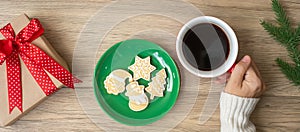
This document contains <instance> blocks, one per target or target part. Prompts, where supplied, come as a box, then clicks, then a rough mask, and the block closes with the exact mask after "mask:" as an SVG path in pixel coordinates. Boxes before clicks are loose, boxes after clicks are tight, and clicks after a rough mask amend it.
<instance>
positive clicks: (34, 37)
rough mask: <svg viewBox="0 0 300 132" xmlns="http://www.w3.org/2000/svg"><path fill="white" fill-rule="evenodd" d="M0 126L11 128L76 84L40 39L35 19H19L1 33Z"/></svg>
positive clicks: (45, 43) (61, 59)
mask: <svg viewBox="0 0 300 132" xmlns="http://www.w3.org/2000/svg"><path fill="white" fill-rule="evenodd" d="M0 32H1V33H0V34H1V35H0V37H1V40H0V62H1V65H0V125H1V126H5V125H10V124H11V123H13V122H14V121H16V120H17V119H19V118H20V117H21V116H22V115H24V114H26V113H27V112H29V111H30V110H31V109H33V108H34V107H35V106H37V105H38V104H39V103H41V102H42V101H43V100H44V99H46V98H47V96H49V95H51V94H52V93H53V92H55V91H56V90H57V89H58V88H61V87H63V86H67V87H73V82H74V81H75V82H78V81H79V80H77V79H76V78H74V77H73V76H72V75H71V74H70V73H69V71H68V66H67V63H66V62H65V61H64V59H63V58H62V57H60V56H59V54H58V53H57V52H56V51H55V50H54V48H53V47H52V46H51V44H50V43H49V42H48V41H47V39H46V38H45V37H44V36H42V33H43V32H44V29H43V27H42V25H41V24H40V22H39V21H38V20H37V19H31V20H30V19H29V18H28V17H27V15H26V14H23V15H20V16H18V17H17V18H15V19H14V20H13V21H11V23H10V24H7V25H6V26H5V27H3V28H2V29H1V30H0Z"/></svg>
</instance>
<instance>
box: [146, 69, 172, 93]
mask: <svg viewBox="0 0 300 132" xmlns="http://www.w3.org/2000/svg"><path fill="white" fill-rule="evenodd" d="M166 77H167V74H166V71H165V69H162V70H160V71H159V72H158V73H156V75H155V77H153V78H152V80H151V82H150V83H149V86H148V87H147V88H146V91H147V92H148V93H150V94H151V96H150V99H154V97H155V96H157V97H163V96H164V93H163V92H164V91H165V84H166Z"/></svg>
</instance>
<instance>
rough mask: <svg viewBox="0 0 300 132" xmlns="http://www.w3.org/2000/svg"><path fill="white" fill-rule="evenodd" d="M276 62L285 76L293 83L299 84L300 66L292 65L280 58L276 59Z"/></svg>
mask: <svg viewBox="0 0 300 132" xmlns="http://www.w3.org/2000/svg"><path fill="white" fill-rule="evenodd" d="M276 62H277V64H278V65H279V67H280V68H281V71H282V72H283V73H284V74H285V75H286V77H287V78H288V79H289V80H291V81H292V82H293V83H294V84H295V85H300V79H299V78H300V74H299V73H300V67H294V66H292V65H291V64H288V63H287V62H284V61H283V60H281V59H279V58H278V59H276Z"/></svg>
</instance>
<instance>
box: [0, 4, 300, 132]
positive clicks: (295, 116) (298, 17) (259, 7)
mask: <svg viewBox="0 0 300 132" xmlns="http://www.w3.org/2000/svg"><path fill="white" fill-rule="evenodd" d="M281 1H282V3H283V4H284V6H285V7H286V8H287V10H288V14H289V15H290V17H291V18H292V21H293V22H294V23H296V22H299V21H300V14H299V13H298V12H299V11H300V2H299V1H298V0H281ZM111 2H113V1H109V0H73V1H71V0H69V1H68V0H65V1H52V0H40V1H38V0H28V1H21V0H15V1H1V2H0V4H1V7H0V9H1V12H0V24H1V25H2V26H4V25H5V24H6V23H8V22H9V20H11V19H12V18H14V17H16V16H17V15H19V14H20V13H23V12H25V13H27V14H28V15H29V16H30V17H36V18H39V19H40V20H41V21H42V23H43V25H44V27H45V29H46V31H45V36H46V37H47V38H48V40H49V41H50V42H51V43H52V45H53V47H54V48H55V49H56V50H57V51H58V52H59V53H60V54H61V55H62V56H63V58H65V59H66V61H67V62H68V64H69V65H72V56H73V49H74V47H75V45H76V41H77V39H78V36H79V34H80V31H81V30H82V29H83V28H84V25H85V23H86V22H87V21H88V20H89V18H90V17H92V16H93V15H94V14H95V13H96V12H97V11H98V10H99V9H101V8H102V7H104V6H106V5H108V4H109V3H111ZM187 2H189V3H191V4H193V5H195V6H196V7H197V8H199V9H200V10H201V11H202V12H203V13H204V14H205V15H211V16H216V17H218V18H221V19H223V20H225V21H226V22H227V23H228V24H229V25H231V26H232V28H233V29H234V30H235V32H236V34H237V37H238V39H239V44H240V53H239V55H240V57H241V56H243V55H245V54H249V55H251V56H252V57H253V59H254V60H255V62H256V63H257V65H258V67H259V69H260V71H261V74H262V76H263V78H264V81H265V82H266V85H267V88H268V90H267V91H266V93H265V94H264V95H263V97H262V98H261V101H260V102H259V104H258V105H257V107H256V110H255V111H254V113H253V114H252V116H251V120H252V121H253V122H254V124H255V125H256V127H257V130H258V131H270V132H273V131H300V106H299V103H300V91H299V87H295V86H293V85H292V84H291V83H290V82H289V81H288V80H287V79H286V78H285V76H284V75H283V74H282V73H281V71H280V70H279V67H278V66H277V64H276V63H275V61H274V60H275V59H276V58H277V57H280V58H282V59H286V60H289V58H288V57H287V52H286V50H285V49H284V48H283V47H281V46H279V45H278V44H277V43H276V42H275V41H274V40H273V39H271V38H270V37H269V35H268V34H267V33H266V32H265V31H264V30H263V28H262V27H261V26H260V24H259V20H261V19H265V20H269V21H274V18H273V17H274V15H273V12H272V11H271V5H270V3H271V2H270V1H269V0H248V1H242V0H231V1H228V0H187ZM155 17H157V16H151V15H148V16H140V17H136V18H132V19H133V20H127V21H124V22H123V23H120V24H119V25H118V26H117V27H116V28H115V29H113V30H112V31H111V32H110V33H109V34H108V35H107V37H106V41H109V40H113V41H117V40H119V39H120V38H118V37H119V36H121V37H122V36H123V37H124V36H125V37H126V35H127V36H128V35H130V34H126V31H127V30H128V28H129V27H126V23H127V24H128V23H130V22H133V21H134V20H135V22H136V21H138V22H143V21H145V20H147V19H149V18H150V19H151V18H155ZM153 20H156V19H153ZM160 22H161V23H167V24H166V26H171V27H172V26H174V28H173V29H172V30H171V32H175V33H176V32H178V31H179V29H180V27H181V26H182V25H178V24H176V22H174V21H171V20H169V19H167V18H164V19H161V20H160ZM154 24H155V23H154ZM100 25H101V24H100ZM154 26H155V25H154ZM116 33H119V34H116ZM118 35H119V36H118ZM116 36H117V37H116ZM207 91H208V90H206V91H204V92H203V93H202V94H207ZM204 100H205V98H203V97H202V98H198V100H197V102H196V105H195V106H194V108H193V110H192V111H191V113H190V114H189V116H188V117H187V118H186V119H185V120H184V121H182V123H180V124H179V125H178V126H177V127H175V128H174V131H219V127H220V123H219V112H218V111H219V109H218V110H217V112H215V114H214V115H213V116H212V118H211V119H210V120H209V121H208V122H207V123H206V124H204V125H200V124H198V122H197V121H198V116H199V114H198V112H199V111H200V110H201V108H202V106H203V103H204ZM0 130H1V131H62V130H63V131H99V130H101V129H100V128H98V127H97V126H96V125H95V124H94V123H93V122H92V121H91V120H89V118H88V117H87V116H86V114H85V113H84V111H83V110H82V108H81V106H80V104H79V103H78V101H77V98H76V94H75V91H74V90H72V89H66V88H64V89H61V90H59V91H58V92H56V93H55V94H53V95H52V96H50V97H49V98H48V99H47V100H46V101H44V102H43V103H42V104H40V105H39V106H38V107H36V108H35V109H34V110H32V111H31V112H29V113H28V114H27V115H25V116H24V117H22V118H21V119H20V120H19V121H17V122H16V123H15V124H14V125H11V126H7V127H4V128H0Z"/></svg>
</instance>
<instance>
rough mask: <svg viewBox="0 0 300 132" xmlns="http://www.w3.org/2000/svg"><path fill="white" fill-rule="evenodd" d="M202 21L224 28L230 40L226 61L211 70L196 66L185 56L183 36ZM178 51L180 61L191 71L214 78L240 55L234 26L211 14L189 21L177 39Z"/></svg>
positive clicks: (225, 70)
mask: <svg viewBox="0 0 300 132" xmlns="http://www.w3.org/2000/svg"><path fill="white" fill-rule="evenodd" d="M201 23H211V24H214V25H216V26H218V27H219V28H221V29H222V30H223V32H224V33H225V34H226V36H227V39H228V41H229V53H228V56H227V59H226V60H225V62H224V63H223V64H222V65H221V66H219V67H217V68H216V69H213V70H210V71H204V70H199V69H198V68H195V67H194V66H192V65H191V64H190V63H189V62H188V61H187V59H186V58H185V55H184V54H183V48H182V47H183V44H182V43H183V38H184V36H185V35H186V33H187V32H188V30H189V29H191V28H192V27H194V26H196V25H198V24H201ZM176 52H177V56H178V58H179V60H180V63H181V64H182V65H183V66H184V68H186V69H187V70H188V71H189V72H191V73H193V74H194V75H196V76H199V77H204V78H213V77H217V76H220V75H222V74H224V73H226V72H227V71H228V70H229V69H230V68H231V67H232V66H233V65H234V64H235V61H236V58H237V55H238V40H237V37H236V35H235V33H234V31H233V30H232V28H231V27H230V26H229V25H228V24H226V23H225V22H224V21H222V20H220V19H218V18H216V17H211V16H201V17H197V18H194V19H192V20H190V21H189V22H187V23H186V24H185V25H184V26H183V27H182V29H181V30H180V32H179V34H178V36H177V40H176Z"/></svg>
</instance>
